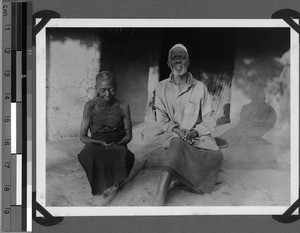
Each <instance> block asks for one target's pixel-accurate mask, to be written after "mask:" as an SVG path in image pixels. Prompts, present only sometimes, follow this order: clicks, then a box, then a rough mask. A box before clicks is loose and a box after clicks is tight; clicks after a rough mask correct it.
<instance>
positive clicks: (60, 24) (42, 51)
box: [35, 18, 299, 216]
mask: <svg viewBox="0 0 300 233" xmlns="http://www.w3.org/2000/svg"><path fill="white" fill-rule="evenodd" d="M295 22H296V23H299V22H298V21H296V20H295ZM74 27H75V28H114V27H117V28H121V27H122V28H134V27H139V28H141V27H143V28H147V27H149V28H166V27H171V28H193V27H195V28H201V27H202V28H290V49H291V53H290V57H291V61H290V65H291V68H290V70H291V74H290V80H291V90H290V91H291V92H290V93H291V94H290V99H291V101H290V107H291V116H290V125H291V131H290V133H291V135H290V138H291V144H290V145H291V156H290V166H291V167H290V169H291V170H290V171H291V173H290V174H291V175H290V179H291V196H290V201H291V203H290V205H292V204H293V203H294V202H295V201H296V200H298V198H299V141H298V140H299V35H298V33H297V32H296V31H295V30H293V29H292V28H291V27H290V26H289V25H288V24H287V23H286V22H284V20H282V19H88V18H84V19H83V18H81V19H78V18H77V19H71V18H68V19H51V20H50V21H49V22H48V23H47V25H46V26H45V27H44V28H43V29H42V30H41V31H40V32H39V33H38V34H37V35H36V90H35V91H36V103H35V104H36V129H37V131H36V132H35V133H36V201H37V202H38V203H39V204H41V205H42V206H43V207H44V208H45V209H46V210H47V211H49V213H51V214H52V215H53V216H153V215H281V214H283V213H284V212H285V211H286V210H287V209H288V208H289V207H290V206H180V207H179V206H176V207H174V206H173V207H169V206H166V207H153V206H139V207H132V206H130V207H128V206H120V207H113V206H109V207H100V206H99V207H88V206H79V207H68V206H67V207H66V206H63V207H52V206H46V28H74ZM295 106H298V107H295ZM296 212H297V213H296ZM296 212H295V213H294V214H298V210H297V211H296Z"/></svg>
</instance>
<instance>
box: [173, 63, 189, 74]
mask: <svg viewBox="0 0 300 233" xmlns="http://www.w3.org/2000/svg"><path fill="white" fill-rule="evenodd" d="M171 71H172V74H173V75H174V76H182V75H184V74H185V73H186V72H187V66H185V65H183V64H176V65H174V66H172V68H171Z"/></svg>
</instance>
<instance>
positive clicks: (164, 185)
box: [153, 171, 173, 206]
mask: <svg viewBox="0 0 300 233" xmlns="http://www.w3.org/2000/svg"><path fill="white" fill-rule="evenodd" d="M172 179H173V176H172V175H171V174H170V173H169V172H168V171H163V172H162V174H161V176H160V180H159V184H158V187H157V191H156V195H155V198H154V201H153V205H156V206H162V205H164V204H165V200H166V197H167V194H168V191H169V186H170V183H171V181H172Z"/></svg>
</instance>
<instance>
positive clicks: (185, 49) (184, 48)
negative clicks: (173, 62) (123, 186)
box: [169, 44, 189, 59]
mask: <svg viewBox="0 0 300 233" xmlns="http://www.w3.org/2000/svg"><path fill="white" fill-rule="evenodd" d="M175 48H181V49H183V50H184V51H185V52H186V54H187V56H188V57H189V52H188V50H187V48H186V47H185V46H184V45H183V44H175V45H174V46H173V47H172V48H171V49H170V50H169V59H170V55H171V51H172V50H173V49H175Z"/></svg>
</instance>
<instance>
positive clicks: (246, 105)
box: [221, 51, 290, 169]
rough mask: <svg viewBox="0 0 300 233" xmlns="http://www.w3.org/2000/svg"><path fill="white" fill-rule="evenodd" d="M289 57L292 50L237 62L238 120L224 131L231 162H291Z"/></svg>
mask: <svg viewBox="0 0 300 233" xmlns="http://www.w3.org/2000/svg"><path fill="white" fill-rule="evenodd" d="M289 57H290V55H289V51H288V52H286V53H284V54H283V55H282V56H281V57H280V58H277V57H273V56H271V54H269V56H268V57H267V58H266V57H264V58H256V59H239V61H238V62H237V63H238V66H237V70H236V72H235V75H236V76H235V79H234V83H233V91H232V95H233V98H232V106H233V107H235V109H234V111H233V112H231V117H232V118H233V122H236V123H235V124H232V125H234V126H233V127H232V128H230V129H229V130H227V131H226V132H225V133H223V135H221V137H223V138H224V139H226V140H227V141H228V143H229V145H230V146H229V148H228V149H227V150H225V151H224V158H225V161H227V162H228V163H230V164H235V163H236V164H237V163H239V164H240V163H245V164H249V167H248V168H251V169H254V168H260V167H264V168H266V167H268V168H270V167H278V166H286V165H289V159H290V138H289V134H290V120H289V116H290V108H289V100H290V87H289V82H290V76H289V74H290V72H289V70H290V68H289ZM241 63H244V64H241ZM250 64H251V65H250Z"/></svg>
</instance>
